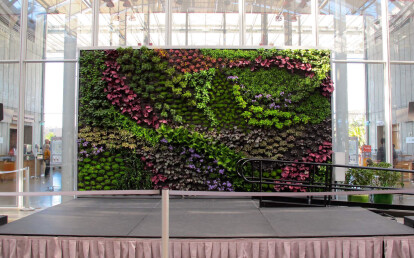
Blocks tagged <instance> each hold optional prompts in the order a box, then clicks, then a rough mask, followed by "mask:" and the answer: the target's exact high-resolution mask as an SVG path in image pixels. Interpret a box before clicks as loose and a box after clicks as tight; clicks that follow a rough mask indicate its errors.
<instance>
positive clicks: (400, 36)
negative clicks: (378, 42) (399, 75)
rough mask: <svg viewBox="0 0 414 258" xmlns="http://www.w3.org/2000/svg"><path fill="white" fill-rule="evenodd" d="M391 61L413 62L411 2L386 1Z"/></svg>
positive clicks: (412, 13) (413, 40) (413, 24)
mask: <svg viewBox="0 0 414 258" xmlns="http://www.w3.org/2000/svg"><path fill="white" fill-rule="evenodd" d="M388 11H389V13H388V15H389V16H388V17H389V25H390V43H391V49H390V51H391V60H400V61H413V60H414V48H413V44H414V20H413V18H412V17H413V15H414V9H413V2H412V1H388Z"/></svg>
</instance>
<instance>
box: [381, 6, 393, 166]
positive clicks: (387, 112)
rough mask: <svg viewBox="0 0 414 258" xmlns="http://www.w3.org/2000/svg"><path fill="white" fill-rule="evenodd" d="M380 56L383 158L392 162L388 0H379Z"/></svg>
mask: <svg viewBox="0 0 414 258" xmlns="http://www.w3.org/2000/svg"><path fill="white" fill-rule="evenodd" d="M381 25H382V58H383V60H384V61H385V64H384V120H385V121H384V122H385V146H384V147H385V160H386V162H388V163H392V109H391V87H392V85H391V67H390V59H391V57H390V34H389V23H388V0H381Z"/></svg>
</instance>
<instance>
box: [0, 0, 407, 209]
mask: <svg viewBox="0 0 414 258" xmlns="http://www.w3.org/2000/svg"><path fill="white" fill-rule="evenodd" d="M172 1H173V0H166V6H167V12H166V14H165V18H166V30H165V39H166V46H160V47H163V48H173V47H174V46H171V42H172V41H171V39H172ZM21 3H22V8H21V13H20V24H21V29H20V56H19V59H18V60H0V64H12V63H14V64H18V65H19V73H20V78H19V118H18V124H17V128H18V139H17V142H18V146H17V150H18V153H17V162H18V163H17V168H18V169H22V168H23V142H24V113H25V85H26V69H27V67H26V64H28V63H42V64H44V63H52V62H59V63H77V60H76V59H62V60H50V59H44V60H27V59H26V53H27V48H26V45H27V36H26V35H27V13H28V0H22V1H21ZM93 3H94V4H93V5H92V14H93V19H92V34H91V37H92V39H91V42H92V46H91V47H92V48H99V47H98V38H99V35H98V33H99V7H100V6H99V3H100V1H94V2H93ZM318 10H319V6H318V1H317V0H312V1H311V15H312V21H313V22H312V37H313V38H314V42H315V46H308V47H306V48H318V47H319V42H318V25H319V24H318V14H319V12H318ZM239 20H240V25H241V26H239V35H240V45H239V46H238V47H239V48H246V46H245V38H246V10H245V0H239ZM388 23H389V20H388V0H381V24H382V25H383V26H382V35H386V37H385V38H386V40H383V41H382V55H383V58H382V60H358V61H355V60H335V59H332V61H331V62H332V63H333V64H351V63H360V64H382V65H383V69H384V82H385V83H384V85H383V87H384V92H385V94H384V95H385V96H384V106H385V107H386V108H385V121H384V122H385V128H386V136H387V137H386V147H387V152H386V153H387V157H386V159H387V161H388V162H391V161H392V157H391V156H392V140H391V139H392V112H391V78H390V66H391V64H400V65H414V61H391V60H390V35H389V27H388ZM175 47H176V46H175ZM197 47H200V46H197ZM209 47H210V48H211V46H209ZM218 47H219V46H218ZM238 47H234V48H238ZM258 47H259V46H258ZM275 47H276V48H278V46H275ZM247 48H253V47H247ZM260 48H263V46H260ZM295 48H296V47H295ZM300 48H302V47H300ZM74 76H75V77H76V75H74ZM64 116H65V115H64ZM334 137H335V136H334ZM73 145H74V146H76V142H75V140H74V141H73ZM70 149H71V150H75V149H76V148H73V146H72V147H71V148H70ZM74 155H75V157H76V153H74ZM74 162H75V163H76V160H75V161H74ZM70 176H72V177H75V174H74V173H72V175H70ZM62 179H63V178H62ZM74 181H75V182H76V179H75V180H74ZM73 187H74V188H75V184H74V185H73ZM63 190H72V189H63ZM19 191H20V192H22V191H23V177H22V176H20V177H19ZM18 205H19V207H22V206H23V200H22V198H21V197H20V198H19V201H18Z"/></svg>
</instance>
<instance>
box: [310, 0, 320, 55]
mask: <svg viewBox="0 0 414 258" xmlns="http://www.w3.org/2000/svg"><path fill="white" fill-rule="evenodd" d="M311 13H312V35H313V38H314V42H315V46H316V47H317V46H319V30H318V22H319V20H318V19H319V7H318V0H311Z"/></svg>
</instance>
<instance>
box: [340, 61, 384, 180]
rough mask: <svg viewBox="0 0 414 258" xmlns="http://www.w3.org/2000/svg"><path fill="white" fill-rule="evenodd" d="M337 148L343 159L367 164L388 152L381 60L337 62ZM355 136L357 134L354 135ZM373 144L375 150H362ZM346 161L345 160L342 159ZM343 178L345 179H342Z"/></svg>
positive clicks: (352, 162) (357, 163) (350, 162)
mask: <svg viewBox="0 0 414 258" xmlns="http://www.w3.org/2000/svg"><path fill="white" fill-rule="evenodd" d="M333 71H334V73H333V80H334V87H335V91H334V104H333V106H334V116H333V118H334V123H333V127H334V131H333V139H334V151H335V152H336V155H343V156H342V158H343V160H344V161H343V162H346V163H347V164H351V165H363V166H366V165H367V161H368V158H369V159H371V160H372V161H373V162H377V161H379V160H380V159H382V158H385V155H384V156H382V154H381V157H382V158H380V157H379V156H378V150H379V149H380V148H381V147H383V148H382V149H381V151H382V153H383V154H385V148H384V147H385V146H384V145H383V144H381V139H383V138H384V137H385V126H386V125H385V121H384V90H383V88H384V83H383V81H384V73H383V65H380V64H338V63H336V64H334V66H333ZM350 137H354V138H350ZM363 145H370V146H371V149H372V152H370V153H362V146H363ZM341 163H342V162H341ZM338 181H342V180H338Z"/></svg>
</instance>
